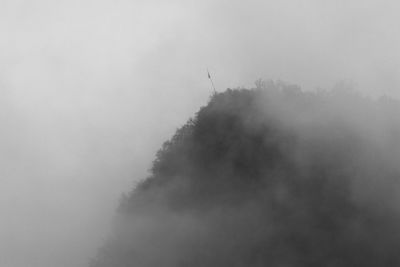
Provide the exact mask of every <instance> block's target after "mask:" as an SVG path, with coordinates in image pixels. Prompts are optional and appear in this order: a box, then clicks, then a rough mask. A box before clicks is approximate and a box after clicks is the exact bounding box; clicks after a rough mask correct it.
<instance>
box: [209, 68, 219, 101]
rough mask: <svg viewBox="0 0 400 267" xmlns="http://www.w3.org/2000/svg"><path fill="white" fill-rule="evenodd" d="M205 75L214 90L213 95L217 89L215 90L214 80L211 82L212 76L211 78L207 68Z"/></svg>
mask: <svg viewBox="0 0 400 267" xmlns="http://www.w3.org/2000/svg"><path fill="white" fill-rule="evenodd" d="M207 75H208V79H210V82H211V85H212V88H213V90H214V95H215V94H216V93H217V91H216V90H215V86H214V82H213V80H212V78H211V75H210V72H209V71H208V69H207Z"/></svg>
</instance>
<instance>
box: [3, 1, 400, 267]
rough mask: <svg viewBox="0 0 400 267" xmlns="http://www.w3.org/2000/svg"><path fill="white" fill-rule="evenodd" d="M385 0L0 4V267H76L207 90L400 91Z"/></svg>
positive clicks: (399, 44)
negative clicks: (348, 87)
mask: <svg viewBox="0 0 400 267" xmlns="http://www.w3.org/2000/svg"><path fill="white" fill-rule="evenodd" d="M399 8H400V4H398V1H378V0H376V1H366V0H362V1H361V0H357V1H349V0H347V1H344V0H335V1H320V0H318V1H317V0H309V1H296V0H292V1H288V0H279V1H251V0H250V1H237V0H230V1H228V0H225V1H223V0H212V1H211V0H203V1H194V0H186V1H177V0H172V1H168V2H167V1H157V0H150V1H143V0H136V1H135V0H131V1H128V0H113V1H111V0H97V1H94V0H68V1H66V0H65V1H64V0H61V1H51V0H36V1H23V0H0V33H1V34H0V92H1V98H0V123H1V126H2V128H1V131H0V137H1V138H0V147H1V149H0V166H1V167H0V216H1V218H2V219H1V220H0V265H1V266H4V267H8V266H10V267H30V266H40V267H64V266H65V267H67V266H68V267H81V266H82V267H83V266H85V263H86V262H87V259H88V258H89V257H91V256H92V255H94V251H95V248H96V246H98V245H99V244H100V243H101V241H102V240H103V239H104V237H105V235H106V234H107V230H108V229H109V223H110V221H111V219H112V216H113V212H114V209H115V207H116V205H117V202H118V198H119V196H120V194H121V192H124V191H125V192H126V191H129V190H130V189H131V188H132V186H133V184H134V181H135V180H137V179H139V178H143V177H144V176H145V175H146V170H147V168H148V167H149V166H150V163H151V160H152V158H153V155H154V153H155V151H156V150H157V148H158V147H159V146H160V144H161V143H162V142H163V141H164V140H166V139H167V138H168V137H169V136H171V135H172V133H173V132H174V130H175V129H176V128H177V127H179V126H180V125H182V124H183V123H184V122H185V121H186V120H187V119H188V117H189V116H191V115H193V113H194V112H195V111H196V110H197V109H198V108H199V107H200V106H201V105H203V104H205V103H206V101H207V99H208V97H209V94H210V92H211V88H210V84H209V81H208V80H207V76H206V68H207V67H208V68H209V69H210V71H211V74H212V75H213V78H214V82H215V85H216V87H217V90H224V89H225V88H227V87H237V86H251V85H252V84H253V82H254V81H255V80H256V79H258V78H267V79H269V78H270V79H282V80H284V81H287V82H293V83H297V84H299V85H300V86H302V87H303V88H304V89H306V90H309V89H315V88H316V87H322V88H330V87H332V86H333V85H334V84H335V83H336V82H339V81H342V80H345V81H347V82H349V83H352V84H355V85H356V87H357V89H358V90H360V91H361V92H363V93H364V94H367V95H372V96H377V95H382V94H387V95H391V96H394V97H400V91H399V90H398V88H399V85H400V75H399V71H400V53H399V49H400V27H399V25H400V19H399V16H398V11H399Z"/></svg>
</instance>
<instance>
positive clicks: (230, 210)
mask: <svg viewBox="0 0 400 267" xmlns="http://www.w3.org/2000/svg"><path fill="white" fill-rule="evenodd" d="M398 106H399V105H398V102H397V101H395V100H391V99H388V98H380V99H379V100H371V99H369V98H366V97H363V96H360V95H358V94H357V93H355V92H353V91H348V90H341V89H340V88H339V89H336V90H332V91H317V92H303V91H302V90H301V89H300V88H299V87H297V86H293V85H288V84H285V83H282V82H272V81H269V82H264V81H258V82H257V86H256V88H253V89H234V90H231V89H228V90H226V91H225V92H223V93H218V94H215V95H213V96H212V97H211V98H210V101H209V103H208V104H207V105H206V106H204V107H202V108H201V109H200V110H199V111H198V112H197V114H195V116H194V117H193V118H192V119H189V120H188V122H187V123H186V124H185V125H183V126H182V127H181V128H179V129H178V130H177V131H176V133H175V135H174V136H173V137H172V138H171V139H170V140H169V141H166V142H165V143H164V145H163V146H162V148H161V149H160V150H159V152H158V153H157V155H156V157H155V160H154V162H153V165H152V167H151V170H150V175H149V177H148V178H146V179H143V180H142V181H141V182H140V183H139V184H138V185H137V186H136V187H135V188H134V189H133V190H132V192H131V193H130V194H129V195H127V196H125V197H124V198H123V199H122V201H121V204H120V207H119V210H118V214H117V217H116V219H115V229H114V232H113V235H112V236H110V238H109V240H107V241H106V243H105V244H104V245H103V247H102V248H101V249H100V250H99V253H98V255H97V256H96V257H95V258H94V259H93V261H92V263H91V267H123V266H124V267H126V266H134V267H184V266H187V267H235V266H237V267H252V266H260V267H261V266H262V267H264V266H270V267H283V266H293V267H312V266H316V267H317V266H318V267H319V266H340V267H344V266H346V267H347V266H349V267H350V266H351V267H354V266H400V231H399V230H400V217H399V215H400V199H399V197H398V196H399V189H400V186H399V182H400V167H399V166H400V165H399V163H400V161H399V159H400V157H399V154H400V124H399V118H400V116H399V115H400V112H399V109H398ZM160 123H162V121H160Z"/></svg>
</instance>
